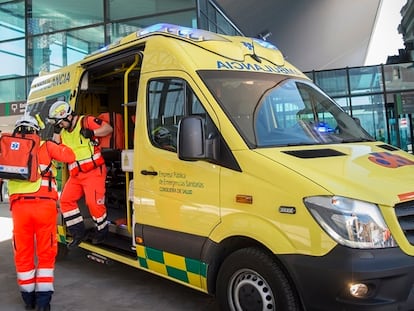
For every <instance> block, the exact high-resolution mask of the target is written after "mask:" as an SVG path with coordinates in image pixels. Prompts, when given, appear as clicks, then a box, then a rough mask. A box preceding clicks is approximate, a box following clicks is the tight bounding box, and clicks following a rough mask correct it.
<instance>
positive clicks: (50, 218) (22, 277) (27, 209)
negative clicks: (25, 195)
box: [11, 199, 57, 292]
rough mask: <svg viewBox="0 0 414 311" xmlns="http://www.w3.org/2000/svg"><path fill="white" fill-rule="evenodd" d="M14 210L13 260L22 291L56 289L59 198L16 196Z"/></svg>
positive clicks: (13, 204) (49, 290)
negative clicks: (19, 197)
mask: <svg viewBox="0 0 414 311" xmlns="http://www.w3.org/2000/svg"><path fill="white" fill-rule="evenodd" d="M11 212H12V218H13V250H14V262H15V265H16V272H17V283H18V285H19V289H20V291H21V292H34V291H36V292H38V291H41V292H53V281H54V275H53V274H54V268H55V257H56V254H57V236H56V235H57V225H56V217H57V208H56V201H55V200H46V199H21V200H15V201H12V203H11ZM36 258H37V259H36Z"/></svg>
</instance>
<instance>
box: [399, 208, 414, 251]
mask: <svg viewBox="0 0 414 311" xmlns="http://www.w3.org/2000/svg"><path fill="white" fill-rule="evenodd" d="M395 215H396V216H397V219H398V222H399V223H400V227H401V229H402V231H403V232H404V234H405V236H406V238H407V240H408V242H410V244H411V245H414V201H409V202H404V203H399V204H397V205H396V206H395Z"/></svg>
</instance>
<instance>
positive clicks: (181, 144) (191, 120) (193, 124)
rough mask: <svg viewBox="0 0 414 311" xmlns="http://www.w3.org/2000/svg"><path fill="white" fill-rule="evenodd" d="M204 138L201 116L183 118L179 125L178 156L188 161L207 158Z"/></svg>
mask: <svg viewBox="0 0 414 311" xmlns="http://www.w3.org/2000/svg"><path fill="white" fill-rule="evenodd" d="M204 139H205V136H204V124H203V120H202V119H201V118H200V117H197V116H190V117H184V118H183V119H181V120H180V123H179V125H178V141H177V150H178V158H179V159H180V160H187V161H193V160H198V159H205V158H206V156H205V146H204Z"/></svg>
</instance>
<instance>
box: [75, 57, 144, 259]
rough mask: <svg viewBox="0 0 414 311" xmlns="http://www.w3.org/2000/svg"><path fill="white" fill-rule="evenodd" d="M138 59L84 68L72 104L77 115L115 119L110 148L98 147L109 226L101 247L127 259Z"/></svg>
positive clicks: (87, 220)
mask: <svg viewBox="0 0 414 311" xmlns="http://www.w3.org/2000/svg"><path fill="white" fill-rule="evenodd" d="M141 55H142V54H141V53H140V52H139V51H129V52H126V53H125V54H122V55H119V56H118V57H116V58H114V57H112V58H110V59H100V60H99V61H98V62H96V63H90V64H87V65H86V67H87V68H86V69H87V70H86V71H85V72H84V74H83V76H82V78H81V82H80V85H79V88H78V90H79V92H78V94H77V100H76V104H75V111H76V113H77V114H80V115H94V116H99V115H100V114H101V113H103V112H110V113H116V115H118V117H119V118H115V117H114V120H115V121H114V123H113V124H112V126H113V128H114V133H113V136H112V137H113V141H111V144H110V146H109V147H108V146H101V148H102V149H101V150H102V154H103V156H104V158H105V164H106V167H107V171H108V173H107V178H106V194H105V204H106V208H107V219H108V224H109V236H108V238H107V239H106V241H105V243H104V244H103V245H102V246H103V247H108V248H116V249H117V250H122V251H125V252H127V253H131V255H133V254H134V248H133V245H132V243H133V241H132V225H133V221H132V202H131V198H132V193H130V192H132V182H133V173H132V151H133V137H134V128H135V111H136V103H137V90H138V81H139V73H140V65H141V61H142V56H141ZM116 136H118V137H121V138H122V140H121V141H122V144H121V145H120V143H119V140H118V143H117V144H116V143H115V142H116V141H117V139H116ZM126 150H128V151H126ZM123 155H124V160H125V157H129V166H128V167H123V165H122V156H123ZM127 159H128V158H127ZM124 162H125V161H124ZM124 164H125V163H124ZM79 206H80V208H81V212H82V214H83V216H84V218H85V223H86V225H87V228H88V227H91V228H92V227H93V222H92V219H91V217H90V214H89V211H88V209H87V207H86V205H85V204H84V203H83V202H80V204H79Z"/></svg>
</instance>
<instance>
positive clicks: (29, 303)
mask: <svg viewBox="0 0 414 311" xmlns="http://www.w3.org/2000/svg"><path fill="white" fill-rule="evenodd" d="M21 295H22V298H23V301H24V304H25V306H24V309H25V310H34V309H35V308H36V296H35V292H30V293H29V292H21Z"/></svg>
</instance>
